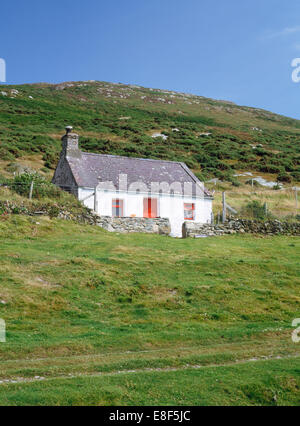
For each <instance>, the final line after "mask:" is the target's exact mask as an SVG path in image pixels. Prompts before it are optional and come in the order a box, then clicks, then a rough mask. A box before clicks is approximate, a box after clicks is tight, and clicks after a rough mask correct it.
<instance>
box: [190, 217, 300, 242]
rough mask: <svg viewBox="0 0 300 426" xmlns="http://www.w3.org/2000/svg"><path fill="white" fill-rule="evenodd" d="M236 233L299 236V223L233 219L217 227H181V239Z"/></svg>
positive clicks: (192, 224)
mask: <svg viewBox="0 0 300 426" xmlns="http://www.w3.org/2000/svg"><path fill="white" fill-rule="evenodd" d="M236 233H239V234H244V233H250V234H263V235H280V234H282V235H300V222H280V221H279V220H269V221H267V222H262V221H258V220H248V219H235V220H230V221H228V222H226V223H225V224H219V225H210V224H201V223H195V222H184V224H183V226H182V236H183V238H188V237H192V238H193V237H197V236H209V237H210V236H218V235H225V234H236Z"/></svg>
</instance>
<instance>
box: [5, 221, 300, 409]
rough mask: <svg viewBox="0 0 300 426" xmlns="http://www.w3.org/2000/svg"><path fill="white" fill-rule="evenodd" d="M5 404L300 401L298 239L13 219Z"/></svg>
mask: <svg viewBox="0 0 300 426" xmlns="http://www.w3.org/2000/svg"><path fill="white" fill-rule="evenodd" d="M0 239H1V245H0V302H1V303H0V317H1V318H3V319H5V321H6V324H7V342H6V343H1V344H0V358H1V370H0V382H2V383H0V404H5V405H23V404H24V405H25V404H33V405H37V404H53V405H54V404H57V405H65V404H67V405H75V404H76V405H80V404H91V405H107V404H132V405H134V404H203V405H211V404H218V405H220V404H225V405H228V404H238V405H245V404H250V405H252V404H255V405H276V404H277V405H285V404H288V405H298V404H299V403H300V362H299V357H300V346H299V344H295V343H293V342H292V340H291V332H292V330H293V329H292V327H291V322H292V320H293V319H294V318H299V317H300V297H299V284H300V274H299V248H300V242H299V239H298V238H296V237H283V236H276V237H268V238H262V237H255V236H247V235H245V236H244V235H243V236H241V235H238V236H229V237H219V238H210V239H200V240H193V239H191V240H178V239H172V238H168V237H161V236H156V235H141V234H132V235H117V234H108V233H106V232H105V231H103V230H102V229H98V228H94V227H92V226H83V225H77V224H74V223H71V222H70V223H69V222H65V221H60V220H56V219H55V220H50V219H48V218H40V217H39V218H28V217H22V216H17V215H16V216H8V217H1V218H0Z"/></svg>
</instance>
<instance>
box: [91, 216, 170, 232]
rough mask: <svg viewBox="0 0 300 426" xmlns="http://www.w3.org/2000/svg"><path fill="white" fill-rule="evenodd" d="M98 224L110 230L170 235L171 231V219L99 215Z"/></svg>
mask: <svg viewBox="0 0 300 426" xmlns="http://www.w3.org/2000/svg"><path fill="white" fill-rule="evenodd" d="M96 221H97V225H98V226H101V228H103V229H106V230H107V231H109V232H119V233H130V232H142V233H145V234H160V235H169V234H170V232H171V227H170V221H169V219H163V218H155V219H148V218H143V217H110V216H99V217H98V218H97V219H96Z"/></svg>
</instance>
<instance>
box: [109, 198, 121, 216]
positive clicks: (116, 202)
mask: <svg viewBox="0 0 300 426" xmlns="http://www.w3.org/2000/svg"><path fill="white" fill-rule="evenodd" d="M117 211H119V214H117ZM112 216H113V217H123V216H124V200H120V199H119V198H115V199H113V200H112Z"/></svg>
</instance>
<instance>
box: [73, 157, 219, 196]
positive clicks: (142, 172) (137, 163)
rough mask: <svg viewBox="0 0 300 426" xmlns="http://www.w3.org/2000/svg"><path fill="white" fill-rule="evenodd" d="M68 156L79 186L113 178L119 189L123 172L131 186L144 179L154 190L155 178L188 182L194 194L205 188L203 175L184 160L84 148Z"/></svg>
mask: <svg viewBox="0 0 300 426" xmlns="http://www.w3.org/2000/svg"><path fill="white" fill-rule="evenodd" d="M67 160H68V162H69V165H70V167H71V170H72V173H73V176H74V178H75V181H76V183H77V185H78V186H79V187H87V188H94V187H96V186H97V185H98V183H99V181H100V182H108V181H109V182H112V183H113V185H114V186H115V187H116V189H119V188H118V186H119V175H120V174H126V175H127V182H128V186H129V185H130V184H132V183H133V182H143V183H144V184H146V185H147V187H148V188H149V190H150V184H151V182H158V183H162V182H167V183H168V184H169V185H171V184H172V183H174V182H180V183H181V184H184V183H185V182H187V183H191V184H192V186H193V195H195V194H196V193H197V192H198V194H199V190H198V191H197V192H196V186H197V187H198V189H199V185H200V187H201V188H202V189H203V184H202V183H201V182H200V181H199V179H198V178H197V177H196V176H195V175H194V174H193V173H192V172H191V171H190V170H189V168H188V167H187V166H186V164H184V163H180V162H174V161H163V160H152V159H144V158H134V157H123V156H117V155H106V154H92V153H85V152H81V155H80V156H72V155H68V156H67ZM175 193H176V191H175ZM204 196H205V197H211V194H210V193H209V192H208V191H207V190H206V189H204Z"/></svg>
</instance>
